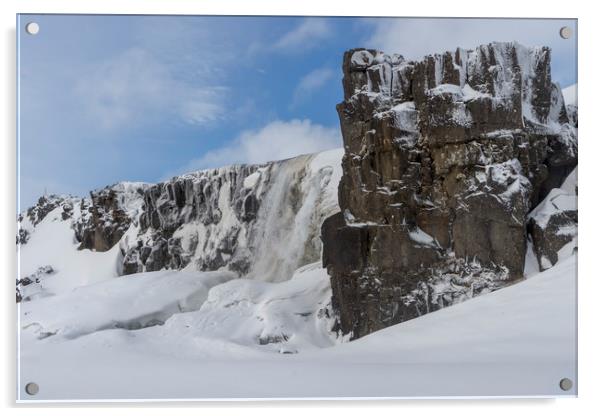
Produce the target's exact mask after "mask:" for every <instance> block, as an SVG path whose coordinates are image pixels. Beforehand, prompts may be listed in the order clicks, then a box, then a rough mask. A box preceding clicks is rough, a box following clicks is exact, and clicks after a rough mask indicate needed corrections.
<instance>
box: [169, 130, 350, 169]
mask: <svg viewBox="0 0 602 416" xmlns="http://www.w3.org/2000/svg"><path fill="white" fill-rule="evenodd" d="M341 145H342V140H341V135H340V133H339V130H338V129H337V128H334V127H333V128H331V127H325V126H322V125H320V124H313V123H312V122H311V121H309V120H297V119H294V120H290V121H281V120H277V121H273V122H271V123H269V124H267V125H265V126H264V127H263V128H261V129H259V130H247V131H243V132H242V133H241V134H240V135H239V136H238V137H237V138H236V139H234V140H232V141H231V142H230V143H228V144H227V145H225V146H224V147H221V148H219V149H216V150H212V151H210V152H208V153H206V154H205V155H204V156H202V157H201V158H198V159H194V160H191V161H190V162H189V163H187V164H186V165H185V166H184V167H182V169H180V170H179V171H177V172H173V173H170V174H169V175H167V176H166V177H170V176H173V175H174V174H180V173H185V172H190V171H194V170H199V169H207V168H216V167H221V166H226V165H231V164H236V163H263V162H267V161H271V160H281V159H287V158H290V157H293V156H298V155H301V154H307V153H316V152H321V151H323V150H328V149H334V148H337V147H340V146H341Z"/></svg>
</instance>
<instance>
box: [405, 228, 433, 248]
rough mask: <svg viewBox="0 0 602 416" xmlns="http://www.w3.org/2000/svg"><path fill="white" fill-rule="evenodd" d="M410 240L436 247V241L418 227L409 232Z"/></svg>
mask: <svg viewBox="0 0 602 416" xmlns="http://www.w3.org/2000/svg"><path fill="white" fill-rule="evenodd" d="M409 235H410V238H411V239H412V240H413V241H415V242H416V243H418V244H420V245H426V246H436V245H437V243H435V239H434V238H433V237H431V236H430V235H429V234H427V233H425V232H424V231H423V230H422V229H421V228H420V227H416V228H415V229H414V230H412V231H410V232H409Z"/></svg>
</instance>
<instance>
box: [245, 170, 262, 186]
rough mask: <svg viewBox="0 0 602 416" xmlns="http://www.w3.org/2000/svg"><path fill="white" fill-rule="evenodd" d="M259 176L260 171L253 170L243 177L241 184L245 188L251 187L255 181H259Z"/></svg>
mask: <svg viewBox="0 0 602 416" xmlns="http://www.w3.org/2000/svg"><path fill="white" fill-rule="evenodd" d="M259 178H261V172H258V171H255V172H253V173H251V174H250V175H249V176H247V177H246V178H245V179H244V181H243V186H244V187H245V188H253V187H254V186H255V185H256V184H257V181H259Z"/></svg>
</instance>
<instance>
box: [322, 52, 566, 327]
mask: <svg viewBox="0 0 602 416" xmlns="http://www.w3.org/2000/svg"><path fill="white" fill-rule="evenodd" d="M343 73H344V77H343V88H344V97H345V99H344V101H343V102H342V103H340V104H339V105H338V106H337V110H338V113H339V118H340V122H341V130H342V134H343V141H344V145H345V155H344V157H343V177H342V180H341V183H340V186H339V204H340V207H341V211H342V212H341V213H339V214H337V215H335V216H333V217H331V218H329V219H328V220H326V221H325V222H324V224H323V227H322V238H323V241H324V254H323V264H324V266H325V267H327V268H328V271H329V274H330V276H331V284H332V288H333V306H334V307H335V310H336V311H337V312H338V314H339V329H340V330H341V331H342V332H343V333H351V337H352V338H357V337H361V336H363V335H366V334H368V333H370V332H373V331H375V330H378V329H381V328H384V327H386V326H389V325H392V324H395V323H399V322H401V321H405V320H407V319H411V318H414V317H416V316H419V315H421V314H423V313H426V312H429V311H431V310H434V309H437V308H439V307H442V306H446V305H447V304H451V303H453V302H455V301H457V300H461V299H464V298H466V297H470V296H473V295H475V294H477V293H480V292H483V291H489V290H495V289H497V288H499V287H502V286H504V285H506V284H508V283H509V282H511V281H514V280H516V279H520V278H521V277H522V275H523V267H524V259H525V250H526V244H527V231H526V225H527V215H528V213H529V211H530V210H531V208H532V207H534V206H536V205H537V204H538V203H539V202H540V201H541V199H542V198H543V197H544V196H545V195H546V194H547V191H548V190H549V189H552V188H555V187H557V186H559V184H560V183H562V181H563V180H564V178H565V177H566V175H568V173H569V172H570V171H571V170H572V169H573V167H574V166H575V165H576V163H577V143H576V129H575V126H574V125H573V124H571V122H570V121H571V118H570V117H569V116H568V114H567V111H566V109H565V106H564V101H563V97H562V93H561V90H560V88H559V86H558V85H557V84H554V83H553V82H552V81H551V76H550V50H549V49H548V48H545V47H544V48H532V49H528V48H525V47H523V46H521V45H518V44H516V43H493V44H489V45H483V46H479V47H478V48H476V49H475V50H473V51H465V50H461V49H458V50H456V51H455V52H446V53H444V54H442V55H432V56H427V57H425V58H424V59H423V60H422V61H419V62H408V61H405V60H404V59H403V57H402V56H400V55H393V56H388V55H385V54H383V53H382V52H379V51H376V50H365V49H354V50H350V51H348V52H346V53H345V55H344V60H343ZM572 118H573V119H574V118H575V117H572Z"/></svg>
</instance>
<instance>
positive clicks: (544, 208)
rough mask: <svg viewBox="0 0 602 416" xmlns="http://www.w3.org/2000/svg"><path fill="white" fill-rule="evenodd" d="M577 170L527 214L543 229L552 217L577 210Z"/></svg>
mask: <svg viewBox="0 0 602 416" xmlns="http://www.w3.org/2000/svg"><path fill="white" fill-rule="evenodd" d="M576 181H577V168H575V169H574V170H573V172H571V174H570V175H569V176H568V177H567V178H566V179H565V181H564V183H563V184H562V186H561V187H560V188H554V189H552V190H551V191H550V193H548V195H547V196H546V197H545V199H544V200H543V201H541V202H540V203H539V205H537V207H535V208H534V209H533V210H532V211H531V213H530V214H529V218H533V219H534V220H535V221H536V222H537V224H538V225H539V226H540V227H541V228H542V229H543V228H546V226H547V225H548V221H549V220H550V218H551V217H552V215H554V214H557V213H559V212H562V211H576V210H577V194H576V183H577V182H576Z"/></svg>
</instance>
